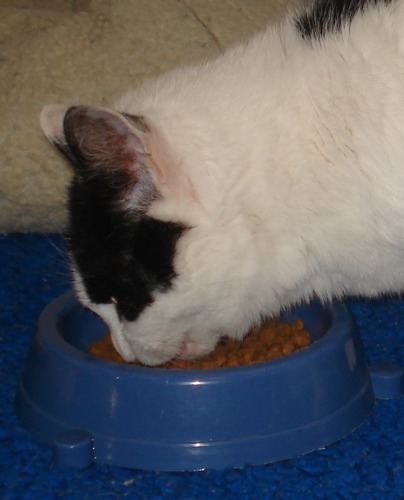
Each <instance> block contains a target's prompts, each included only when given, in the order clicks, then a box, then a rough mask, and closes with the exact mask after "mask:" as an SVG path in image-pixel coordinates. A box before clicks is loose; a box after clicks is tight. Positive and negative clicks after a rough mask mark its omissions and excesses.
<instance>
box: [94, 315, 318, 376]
mask: <svg viewBox="0 0 404 500" xmlns="http://www.w3.org/2000/svg"><path fill="white" fill-rule="evenodd" d="M309 344H310V334H309V333H308V332H307V331H306V330H305V329H304V326H303V322H302V321H301V320H300V319H296V320H295V321H294V322H293V323H292V324H288V323H281V322H279V321H277V320H274V319H268V320H266V321H265V322H264V323H263V324H262V326H261V327H255V328H253V329H252V330H251V331H250V332H249V333H248V335H247V336H246V337H245V338H244V339H243V340H230V339H223V340H222V341H221V342H219V344H218V345H217V346H216V349H215V350H214V351H213V352H212V353H210V354H209V355H207V356H205V357H203V358H199V359H179V358H177V359H173V360H171V361H169V362H168V363H165V364H164V365H160V366H159V368H177V369H201V368H225V367H230V366H240V365H247V364H251V363H259V362H262V361H267V360H269V359H275V358H279V357H281V356H285V355H287V354H291V353H292V352H295V351H298V350H299V349H302V348H303V347H306V346H308V345H309ZM89 352H90V354H92V355H93V356H96V357H97V358H101V359H105V360H109V361H116V362H118V363H125V361H124V360H123V359H122V357H121V356H120V355H119V354H118V352H117V351H116V350H115V348H114V346H113V344H112V341H111V335H110V333H109V332H107V333H106V335H105V336H104V338H103V339H101V340H97V341H96V342H94V343H92V344H91V345H90V347H89ZM130 364H133V365H138V366H142V365H141V364H140V363H137V362H135V363H130Z"/></svg>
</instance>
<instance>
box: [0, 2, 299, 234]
mask: <svg viewBox="0 0 404 500" xmlns="http://www.w3.org/2000/svg"><path fill="white" fill-rule="evenodd" d="M298 1H299V0H249V1H245V0H70V1H69V0H0V173H1V177H0V179H1V181H0V232H10V231H41V232H44V231H45V232H54V231H61V230H63V228H64V226H65V220H66V214H65V205H64V204H65V192H66V186H67V183H68V179H69V175H70V174H69V171H68V168H67V167H66V166H65V164H64V163H63V161H62V160H61V159H60V157H59V156H58V155H57V154H56V152H55V151H54V150H53V149H52V148H51V146H50V145H49V144H48V143H47V142H46V141H45V139H44V138H43V136H42V133H41V131H40V129H39V126H38V113H39V111H40V109H41V108H42V106H43V105H44V104H49V103H54V102H61V103H78V102H82V103H88V104H101V105H108V104H109V103H110V102H111V101H112V100H113V99H114V98H115V97H116V96H117V95H119V94H120V93H121V92H122V91H125V90H126V89H127V88H129V87H133V86H135V85H137V84H139V83H140V82H141V81H143V80H144V79H146V78H148V77H150V76H152V75H156V74H158V73H161V72H163V71H165V70H168V69H170V68H173V67H175V66H178V65H183V64H186V63H189V62H192V61H196V60H201V59H203V58H207V57H211V56H214V55H215V54H217V53H219V52H220V51H222V50H224V49H225V48H226V47H228V46H229V45H231V44H233V43H235V42H237V41H238V40H241V39H244V38H247V37H248V36H250V35H251V34H253V33H254V32H256V31H258V30H260V29H262V28H264V27H265V26H266V24H267V23H269V22H274V21H276V20H278V19H279V18H281V17H282V15H283V14H284V12H285V6H286V5H288V6H292V5H293V4H294V3H297V2H298Z"/></svg>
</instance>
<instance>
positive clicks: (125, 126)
mask: <svg viewBox="0 0 404 500" xmlns="http://www.w3.org/2000/svg"><path fill="white" fill-rule="evenodd" d="M40 122H41V126H42V129H43V131H44V133H45V135H46V136H47V137H48V139H49V140H50V141H51V142H52V143H54V144H55V146H56V147H58V149H60V150H61V151H62V152H63V153H64V154H65V155H66V156H67V158H68V159H69V160H70V162H71V163H72V165H73V168H74V170H75V172H76V174H78V175H86V174H87V173H88V174H89V175H96V174H97V171H98V172H99V173H102V171H103V170H104V171H108V172H109V173H111V174H112V173H113V172H114V171H127V172H128V173H129V172H131V173H132V175H133V180H134V181H136V180H137V179H136V173H137V171H138V170H139V169H144V168H145V163H146V162H145V158H146V157H147V156H148V153H147V151H146V146H145V142H146V135H147V132H148V131H147V126H146V124H145V123H144V121H143V120H142V119H141V118H139V117H130V116H128V115H126V116H125V115H121V114H119V113H116V112H113V111H108V110H105V109H101V108H95V107H89V106H74V107H70V108H69V107H65V106H60V105H53V106H46V107H45V108H44V109H43V110H42V113H41V116H40Z"/></svg>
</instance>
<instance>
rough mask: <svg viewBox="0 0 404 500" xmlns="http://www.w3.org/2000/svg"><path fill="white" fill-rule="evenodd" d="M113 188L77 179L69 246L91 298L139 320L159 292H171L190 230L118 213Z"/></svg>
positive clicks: (72, 191) (72, 190)
mask: <svg viewBox="0 0 404 500" xmlns="http://www.w3.org/2000/svg"><path fill="white" fill-rule="evenodd" d="M120 182H124V180H121V181H118V184H119V183H120ZM113 184H114V183H106V182H105V179H102V178H101V179H100V178H99V177H92V178H89V179H83V178H80V177H76V178H75V179H74V181H73V183H72V185H71V188H70V197H69V209H70V222H69V231H68V245H69V249H70V251H71V254H72V256H73V258H74V261H75V264H76V265H77V267H78V270H79V272H80V274H81V277H82V280H83V282H84V285H85V288H86V291H87V294H88V295H89V298H90V299H91V300H92V301H93V302H94V303H110V302H114V303H115V301H116V307H117V311H118V314H119V315H120V316H121V317H123V318H125V319H126V320H128V321H133V320H135V319H136V318H137V317H138V316H139V314H140V313H141V312H142V311H143V309H144V308H145V307H147V306H148V305H150V304H151V303H152V302H153V297H152V292H153V291H154V290H159V291H166V290H168V289H169V288H170V287H171V285H172V280H173V278H174V277H175V275H176V273H175V269H174V266H173V260H174V256H175V250H176V242H177V240H178V238H179V237H180V236H181V235H182V234H183V232H184V231H185V230H186V228H185V226H183V225H181V224H178V223H174V222H163V221H159V220H156V219H153V218H150V217H147V216H143V217H141V216H138V217H136V214H131V213H126V212H123V211H122V210H120V209H117V208H116V204H117V203H118V201H119V200H117V199H116V197H117V196H118V192H117V191H116V190H115V189H114V186H113Z"/></svg>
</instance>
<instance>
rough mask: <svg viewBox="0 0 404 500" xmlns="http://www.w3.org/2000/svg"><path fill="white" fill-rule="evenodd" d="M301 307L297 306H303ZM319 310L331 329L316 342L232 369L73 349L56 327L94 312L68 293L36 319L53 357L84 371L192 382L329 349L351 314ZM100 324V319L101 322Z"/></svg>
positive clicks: (330, 307)
mask: <svg viewBox="0 0 404 500" xmlns="http://www.w3.org/2000/svg"><path fill="white" fill-rule="evenodd" d="M307 306H308V305H307V304H306V305H304V304H302V305H301V306H300V307H307ZM321 306H322V308H323V309H324V310H326V311H327V312H328V314H330V317H331V321H330V324H331V326H330V327H329V328H328V330H327V331H326V333H325V334H324V335H322V336H321V337H320V338H319V339H316V340H315V341H314V342H312V343H311V344H310V345H308V346H306V347H304V348H302V349H299V350H298V351H296V352H294V353H291V354H289V355H286V356H282V357H280V358H275V359H270V360H266V361H262V362H257V363H250V364H245V365H239V366H234V367H217V368H189V369H181V368H163V367H159V366H138V365H131V364H125V363H119V362H116V361H112V360H103V359H100V358H97V357H95V356H93V355H91V354H90V353H88V352H85V351H84V350H82V349H80V348H78V347H76V346H74V345H73V344H71V343H70V342H68V341H67V340H66V339H65V338H63V336H62V335H61V333H60V331H59V327H58V325H59V324H60V321H61V320H62V318H63V317H66V316H67V315H68V314H69V313H71V311H72V310H74V309H75V308H78V309H82V310H83V311H85V313H90V314H92V315H94V316H97V315H95V313H93V312H92V311H90V310H89V309H87V308H85V307H84V306H83V305H81V304H80V302H79V301H78V299H77V298H76V296H75V294H74V292H73V291H72V290H70V291H68V292H66V293H64V294H62V295H60V296H59V297H57V298H55V299H54V300H53V301H51V302H50V303H49V304H48V305H47V306H46V307H45V309H44V310H43V311H42V313H41V315H40V317H39V320H38V337H39V338H38V340H39V341H40V342H44V343H46V347H47V348H48V349H50V350H51V351H52V352H53V353H54V354H55V355H58V356H61V357H63V358H65V359H66V358H68V359H69V361H70V362H71V363H77V364H80V365H83V364H85V365H86V366H87V368H88V369H91V368H92V369H94V370H107V371H111V372H114V373H119V374H138V375H142V376H151V377H158V378H160V377H162V375H164V377H165V378H166V377H167V376H168V375H169V376H170V378H171V377H174V378H182V379H184V380H185V379H186V380H189V379H194V378H195V377H196V376H197V377H198V378H205V379H206V378H216V377H218V376H223V375H226V376H230V375H239V374H246V375H247V374H252V373H254V374H256V373H257V372H259V371H267V370H270V369H274V370H275V369H281V368H282V367H285V369H287V368H288V367H289V366H290V365H291V364H296V363H299V362H303V361H304V362H307V361H306V359H307V358H308V357H310V356H313V357H314V358H315V357H316V356H318V351H319V350H324V349H327V346H332V345H333V344H334V342H335V341H336V338H337V337H341V335H343V334H344V333H345V334H346V332H350V331H351V329H352V327H353V319H352V315H351V314H350V313H349V310H348V308H347V306H346V305H345V304H343V303H339V302H337V303H323V304H321ZM101 321H102V320H101Z"/></svg>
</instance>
